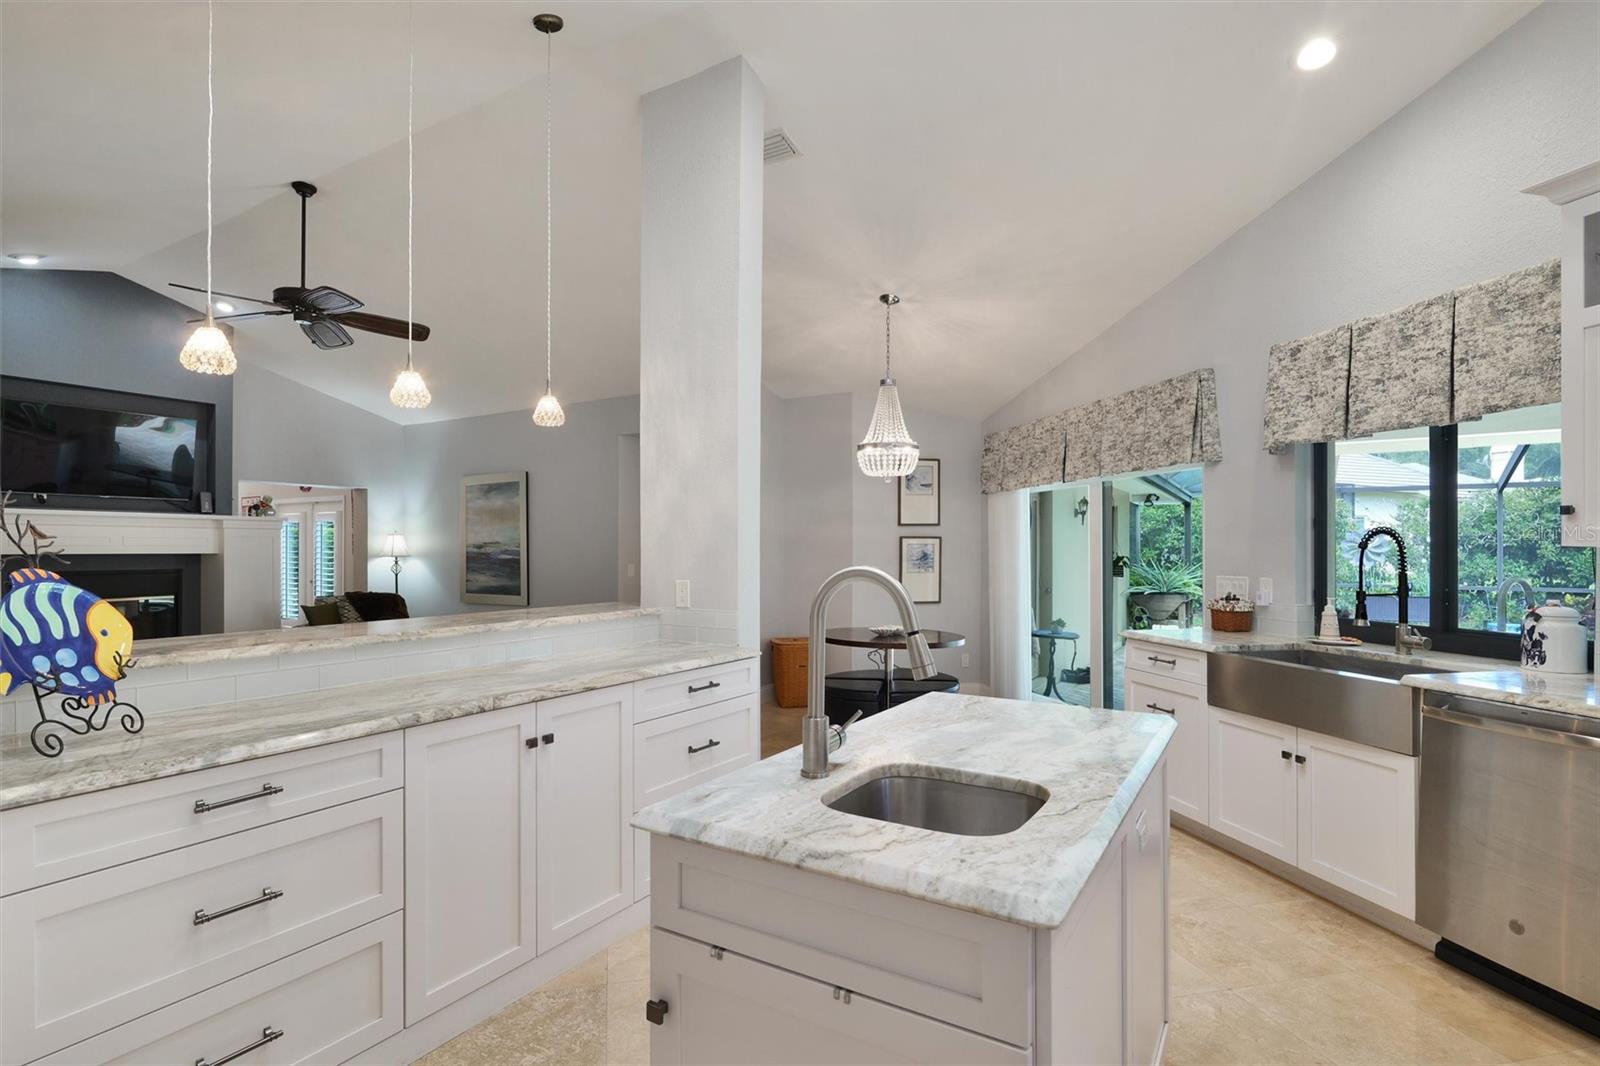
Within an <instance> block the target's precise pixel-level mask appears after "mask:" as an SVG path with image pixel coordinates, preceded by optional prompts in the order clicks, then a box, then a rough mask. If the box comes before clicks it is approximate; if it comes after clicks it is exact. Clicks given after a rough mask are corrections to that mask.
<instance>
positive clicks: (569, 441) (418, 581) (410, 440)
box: [372, 396, 639, 615]
mask: <svg viewBox="0 0 1600 1066" xmlns="http://www.w3.org/2000/svg"><path fill="white" fill-rule="evenodd" d="M566 410H567V424H566V425H565V426H563V427H562V428H560V429H555V430H550V429H540V428H539V427H537V426H535V425H534V424H533V422H532V420H531V419H530V418H529V417H528V412H527V411H524V410H517V411H508V412H506V413H504V414H498V415H484V416H482V417H478V418H461V419H455V420H453V421H448V422H427V423H423V424H421V425H415V426H408V427H406V430H405V464H404V466H405V473H404V479H405V485H406V494H405V516H406V517H405V525H404V531H405V534H406V544H407V546H408V547H409V548H410V549H411V552H412V558H411V559H410V560H409V561H408V562H407V563H406V568H405V572H404V573H402V574H401V575H400V591H401V592H402V593H403V594H404V595H405V597H406V600H407V602H408V603H409V604H410V606H411V613H412V614H416V615H422V614H453V613H457V612H461V611H469V610H475V609H491V610H492V609H493V608H481V607H476V606H474V605H468V604H463V603H462V602H461V548H460V538H461V533H460V522H461V518H460V514H461V478H462V476H463V475H466V474H493V473H499V472H502V471H508V470H527V471H528V472H529V474H528V541H529V575H528V577H529V585H530V589H529V592H530V603H531V604H532V605H533V606H536V607H542V606H549V605H556V604H568V603H592V602H595V601H598V600H610V599H613V598H615V597H616V594H617V550H618V539H617V493H618V466H619V458H620V452H621V440H620V438H621V437H622V436H623V435H624V434H637V433H638V432H639V398H638V397H637V396H621V397H617V398H614V399H609V400H597V401H595V402H593V403H575V404H569V405H567V408H566ZM372 529H373V536H374V537H375V538H377V537H380V536H381V535H382V533H383V532H384V530H383V529H380V528H379V526H378V525H377V524H376V523H374V524H373V527H372Z"/></svg>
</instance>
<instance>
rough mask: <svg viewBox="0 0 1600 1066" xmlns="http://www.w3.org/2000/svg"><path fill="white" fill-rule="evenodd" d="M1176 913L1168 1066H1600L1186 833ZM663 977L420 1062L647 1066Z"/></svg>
mask: <svg viewBox="0 0 1600 1066" xmlns="http://www.w3.org/2000/svg"><path fill="white" fill-rule="evenodd" d="M801 713H802V712H800V711H798V710H796V711H785V710H782V709H780V708H777V707H772V706H769V707H765V708H763V714H762V718H763V737H762V740H763V744H762V747H763V748H764V749H768V750H764V751H763V755H764V756H765V755H766V754H770V753H771V751H773V750H783V748H786V747H790V746H792V745H793V744H794V743H795V742H796V741H798V739H799V718H800V714H801ZM790 738H792V739H790ZM769 741H770V744H769V743H768V742H769ZM1171 906H1172V977H1171V980H1172V1026H1171V1029H1170V1031H1169V1033H1168V1038H1167V1051H1166V1058H1165V1062H1166V1063H1167V1064H1168V1066H1190V1064H1199V1063H1217V1064H1246V1063H1336V1064H1342V1063H1350V1064H1391V1063H1393V1064H1400V1063H1441V1064H1442V1063H1452V1064H1454V1063H1463V1064H1467V1063H1500V1062H1522V1063H1530V1064H1537V1066H1553V1064H1556V1063H1569V1064H1572V1066H1600V1040H1597V1039H1595V1038H1593V1037H1590V1036H1588V1035H1587V1034H1585V1033H1582V1032H1579V1031H1578V1030H1576V1029H1573V1028H1570V1027H1568V1026H1566V1025H1563V1024H1562V1023H1560V1022H1558V1021H1555V1020H1554V1019H1552V1018H1549V1017H1548V1016H1546V1015H1543V1014H1541V1013H1539V1012H1537V1011H1535V1010H1533V1009H1532V1008H1529V1007H1526V1006H1524V1005H1523V1004H1522V1003H1520V1002H1518V1001H1517V1000H1514V999H1511V998H1510V997H1508V996H1505V995H1502V994H1501V993H1499V992H1497V991H1495V990H1494V989H1492V988H1490V987H1489V986H1487V985H1484V984H1481V983H1480V982H1478V981H1475V980H1473V979H1472V978H1470V977H1467V976H1466V975H1464V974H1462V973H1460V972H1458V971H1456V970H1454V969H1451V968H1450V967H1447V966H1445V965H1443V964H1442V963H1440V962H1438V961H1437V960H1435V959H1434V958H1433V956H1432V955H1431V954H1429V953H1428V952H1426V951H1424V950H1423V949H1422V948H1419V947H1417V946H1416V945H1414V944H1412V943H1410V942H1408V941H1406V940H1402V939H1401V938H1399V937H1397V936H1394V935H1393V934H1391V933H1389V932H1387V931H1385V930H1383V929H1380V928H1378V927H1377V926H1375V925H1373V924H1371V923H1370V922H1367V921H1366V920H1364V919H1362V918H1358V917H1356V916H1355V915H1353V914H1350V913H1348V912H1347V911H1343V910H1340V909H1339V908H1338V907H1335V906H1334V905H1333V904H1331V903H1327V902H1325V901H1323V900H1322V899H1319V898H1318V897H1316V896H1313V895H1311V894H1310V893H1308V892H1305V891H1304V890H1302V889H1300V888H1297V887H1296V886H1294V885H1291V884H1289V883H1288V882H1287V881H1283V880H1280V879H1279V878H1277V877H1274V876H1273V875H1271V874H1269V873H1267V872H1265V871H1264V870H1261V869H1258V868H1257V867H1255V866H1252V865H1250V864H1249V863H1247V862H1244V861H1243V860H1241V859H1237V858H1235V857H1234V856H1232V855H1230V854H1228V853H1227V852H1224V851H1222V850H1220V849H1218V848H1215V847H1212V846H1211V845H1210V844H1207V843H1205V842H1204V841H1201V840H1199V839H1198V838H1196V837H1193V836H1190V835H1188V834H1187V833H1183V832H1178V831H1175V832H1174V833H1173V834H1172V884H1171ZM649 974H650V945H649V938H648V935H647V932H646V931H642V930H641V931H640V932H637V933H632V934H630V935H628V936H627V937H624V938H623V939H622V940H620V941H618V942H617V943H615V944H613V945H611V947H609V948H607V949H606V950H605V951H602V952H600V953H599V954H598V955H595V956H594V957H593V958H591V959H589V960H588V961H587V962H585V963H583V964H582V965H581V966H578V967H576V968H574V969H572V970H569V971H568V972H567V973H565V974H562V975H561V976H560V977H558V978H556V979H555V980H554V981H551V982H550V983H549V984H547V985H545V986H544V987H542V988H540V989H538V990H537V991H535V992H533V993H531V994H529V995H527V996H525V997H523V998H522V999H521V1000H518V1001H517V1002H516V1003H514V1004H512V1005H511V1006H510V1007H507V1008H506V1009H505V1010H503V1011H501V1012H500V1013H499V1014H497V1015H495V1016H494V1017H493V1018H490V1019H489V1020H488V1021H486V1022H483V1023H482V1024H480V1025H478V1026H476V1027H475V1028H473V1029H470V1030H468V1031H467V1032H465V1033H463V1034H461V1035H460V1036H458V1037H456V1038H455V1039H454V1040H452V1041H450V1042H449V1043H448V1044H445V1045H444V1046H443V1047H440V1048H439V1049H437V1050H436V1051H434V1052H433V1053H432V1054H430V1055H428V1056H427V1057H426V1058H424V1059H422V1060H421V1062H422V1063H423V1064H424V1066H519V1064H532V1063H617V1064H625V1063H645V1062H648V1061H649V1058H650V1026H649V1024H648V1023H647V1022H646V1021H645V1020H644V1002H645V1000H647V999H648V998H650V997H649V994H648V981H649Z"/></svg>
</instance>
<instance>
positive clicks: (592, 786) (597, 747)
mask: <svg viewBox="0 0 1600 1066" xmlns="http://www.w3.org/2000/svg"><path fill="white" fill-rule="evenodd" d="M538 722H539V747H538V749H537V759H538V763H539V785H538V792H539V803H538V808H539V813H538V819H537V822H538V834H537V835H538V840H539V882H538V883H539V903H538V920H539V950H540V951H541V952H544V951H549V950H550V949H551V948H553V947H555V946H556V945H557V944H560V943H561V942H562V941H564V940H568V939H570V938H571V937H573V936H576V935H577V934H578V933H581V932H582V931H583V930H585V929H587V928H589V927H590V926H592V925H594V924H595V923H597V922H599V921H601V920H603V919H605V918H608V917H610V916H611V915H613V914H616V913H617V912H618V911H621V910H624V909H625V908H627V907H628V906H629V905H631V904H632V903H633V896H634V893H633V858H634V836H633V829H632V827H630V826H629V825H628V821H629V819H630V818H632V816H633V689H632V687H631V686H628V685H618V686H615V687H613V688H604V689H598V690H596V691H594V692H580V693H577V694H575V695H571V696H562V697H561V698H559V699H553V700H546V701H544V702H542V703H540V704H539V709H538Z"/></svg>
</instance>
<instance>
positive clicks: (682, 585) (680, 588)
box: [673, 577, 689, 607]
mask: <svg viewBox="0 0 1600 1066" xmlns="http://www.w3.org/2000/svg"><path fill="white" fill-rule="evenodd" d="M673 585H675V586H676V588H677V594H678V606H679V607H687V606H689V579H688V578H686V577H680V578H679V579H678V580H677V581H675V582H673Z"/></svg>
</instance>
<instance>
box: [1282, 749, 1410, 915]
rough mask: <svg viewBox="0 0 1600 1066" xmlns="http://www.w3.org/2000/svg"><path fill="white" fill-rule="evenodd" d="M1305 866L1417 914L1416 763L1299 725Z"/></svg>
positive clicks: (1350, 888)
mask: <svg viewBox="0 0 1600 1066" xmlns="http://www.w3.org/2000/svg"><path fill="white" fill-rule="evenodd" d="M1297 754H1298V755H1299V756H1300V757H1301V758H1302V759H1304V760H1305V761H1304V762H1301V763H1298V764H1297V766H1298V770H1297V771H1296V772H1297V773H1298V774H1299V778H1300V781H1299V791H1300V797H1299V809H1300V833H1299V838H1300V848H1299V850H1300V861H1299V864H1300V869H1302V870H1304V871H1305V872H1306V873H1308V874H1314V875H1315V876H1317V877H1320V878H1322V879H1323V880H1324V881H1330V882H1332V883H1333V884H1336V885H1338V886H1339V887H1340V888H1343V889H1346V890H1348V891H1350V892H1354V893H1355V894H1356V895H1358V896H1360V897H1362V898H1363V899H1369V900H1371V901H1372V902H1374V903H1376V904H1378V905H1379V906H1380V907H1385V908H1387V909H1389V910H1391V911H1394V912H1395V913H1396V914H1400V915H1403V916H1405V917H1407V918H1414V917H1416V891H1417V760H1416V759H1414V758H1412V757H1411V756H1409V755H1400V754H1398V753H1396V752H1392V751H1385V750H1383V749H1381V748H1369V747H1367V746H1366V745H1365V744H1352V743H1350V742H1349V741H1347V740H1340V739H1338V738H1336V737H1328V736H1323V735H1322V734H1321V733H1313V732H1311V731H1310V730H1306V729H1302V730H1300V744H1299V750H1298V751H1297Z"/></svg>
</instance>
